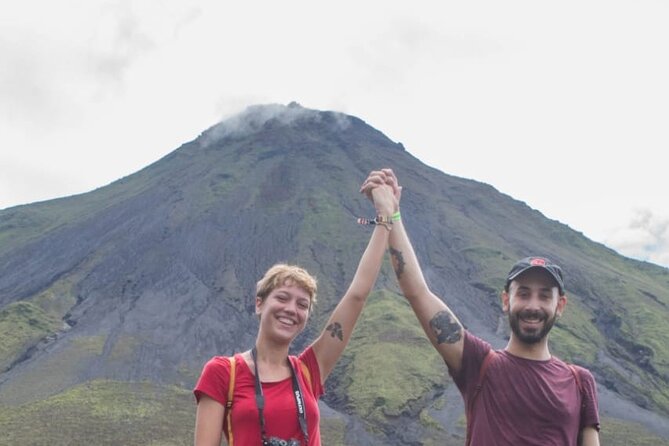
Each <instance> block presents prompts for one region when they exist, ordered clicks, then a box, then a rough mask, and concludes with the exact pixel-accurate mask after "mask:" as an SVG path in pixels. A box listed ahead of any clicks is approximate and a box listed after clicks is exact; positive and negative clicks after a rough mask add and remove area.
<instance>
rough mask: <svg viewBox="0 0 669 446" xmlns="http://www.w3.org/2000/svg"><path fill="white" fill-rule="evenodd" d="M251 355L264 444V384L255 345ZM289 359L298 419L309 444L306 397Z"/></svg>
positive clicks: (265, 438)
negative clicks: (259, 371) (261, 380)
mask: <svg viewBox="0 0 669 446" xmlns="http://www.w3.org/2000/svg"><path fill="white" fill-rule="evenodd" d="M251 356H252V357H253V366H254V368H255V381H256V383H255V384H256V385H255V387H256V406H257V407H258V417H259V419H260V435H261V436H262V441H263V445H264V444H268V442H267V435H266V433H265V417H264V415H263V411H264V410H265V397H264V395H263V393H262V386H261V385H260V375H258V358H257V356H258V352H257V350H256V348H255V347H253V348H252V349H251ZM286 360H287V361H288V366H289V367H290V375H291V379H292V382H293V396H294V397H295V406H296V407H297V421H298V422H299V424H300V429H301V430H302V436H303V437H304V442H305V444H309V432H308V430H307V412H306V407H305V405H304V398H303V397H302V388H301V387H300V382H299V380H298V379H297V373H295V367H293V363H292V362H291V361H290V358H286Z"/></svg>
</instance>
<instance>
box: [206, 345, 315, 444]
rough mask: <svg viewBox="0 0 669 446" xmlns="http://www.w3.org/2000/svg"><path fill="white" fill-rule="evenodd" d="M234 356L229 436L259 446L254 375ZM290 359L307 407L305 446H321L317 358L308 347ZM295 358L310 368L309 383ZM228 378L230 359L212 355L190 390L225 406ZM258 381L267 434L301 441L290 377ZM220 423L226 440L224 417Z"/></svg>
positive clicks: (242, 360)
mask: <svg viewBox="0 0 669 446" xmlns="http://www.w3.org/2000/svg"><path fill="white" fill-rule="evenodd" d="M236 357H237V364H236V370H235V389H234V393H233V398H232V401H233V403H232V409H231V410H232V420H231V423H232V435H233V436H234V442H235V444H236V445H242V446H245V445H259V444H261V438H260V420H259V418H258V407H257V406H256V401H255V375H254V374H253V373H252V372H251V370H250V369H249V366H248V365H247V364H246V361H244V359H243V358H242V357H241V355H236ZM291 361H292V363H293V367H294V369H295V372H296V373H297V377H298V380H299V382H300V388H301V389H302V393H303V395H302V396H303V398H304V405H305V407H306V414H307V426H308V432H309V445H308V446H320V444H321V435H320V428H319V425H320V414H319V411H318V398H320V396H321V395H322V394H323V386H322V385H321V375H320V370H319V368H318V361H317V360H316V356H315V355H314V352H313V350H312V348H311V347H308V348H307V349H306V350H305V351H303V352H302V354H300V356H299V357H295V356H291ZM298 361H302V362H303V363H304V364H305V365H306V366H307V368H308V369H309V372H310V374H311V386H310V385H309V384H308V383H307V381H306V378H305V377H304V376H303V375H302V369H301V367H299V366H298ZM229 378H230V361H229V359H228V357H226V356H214V357H213V358H211V359H210V360H209V361H208V362H207V363H206V364H205V366H204V369H203V370H202V375H200V379H199V380H198V382H197V384H196V386H195V389H194V390H193V393H194V394H195V398H196V399H197V400H198V401H200V397H201V396H202V395H207V396H208V397H210V398H213V399H214V400H216V401H218V402H219V403H221V404H222V405H223V406H225V404H226V403H227V400H228V382H229ZM261 384H262V392H263V395H264V396H265V409H264V410H263V415H264V417H265V432H266V435H267V437H268V438H269V437H278V438H281V439H284V440H288V439H299V440H300V441H301V442H303V441H304V438H303V435H302V430H301V429H300V424H299V421H298V418H297V407H296V405H295V396H294V395H293V381H292V378H290V377H289V378H286V379H284V380H282V381H277V382H271V383H261ZM221 426H222V429H223V432H224V433H225V436H226V439H227V436H228V427H227V420H221ZM300 444H302V443H300Z"/></svg>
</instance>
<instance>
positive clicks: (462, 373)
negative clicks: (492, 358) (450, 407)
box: [448, 330, 492, 393]
mask: <svg viewBox="0 0 669 446" xmlns="http://www.w3.org/2000/svg"><path fill="white" fill-rule="evenodd" d="M464 336H465V339H464V347H463V350H462V366H461V367H460V370H459V371H458V372H457V373H455V374H454V373H453V370H452V369H451V368H450V367H449V368H448V373H449V374H450V375H451V377H453V381H454V382H455V384H456V385H457V386H458V389H460V392H462V393H465V392H466V389H467V387H468V386H469V385H470V384H471V383H476V382H477V380H478V375H479V371H480V370H481V363H482V362H483V358H485V356H486V355H487V354H488V352H489V351H490V349H491V348H492V347H491V346H490V344H488V343H487V342H486V341H484V340H483V339H481V338H478V337H476V336H474V335H473V334H471V333H470V332H469V331H467V330H464Z"/></svg>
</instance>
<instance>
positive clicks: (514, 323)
mask: <svg viewBox="0 0 669 446" xmlns="http://www.w3.org/2000/svg"><path fill="white" fill-rule="evenodd" d="M531 318H539V319H540V320H542V321H543V322H544V325H543V327H542V328H541V330H539V331H533V332H523V331H522V330H521V328H520V320H521V319H531ZM556 319H557V312H555V314H553V317H552V318H550V319H549V317H548V314H546V312H545V311H529V310H528V311H521V312H519V313H515V314H514V313H511V312H509V325H510V326H511V330H512V331H513V334H515V335H516V338H518V340H520V341H521V342H523V343H525V344H536V343H537V342H539V341H541V340H542V339H544V338H545V337H546V335H548V332H549V331H551V328H553V324H555V320H556Z"/></svg>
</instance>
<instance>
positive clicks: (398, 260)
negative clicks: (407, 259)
mask: <svg viewBox="0 0 669 446" xmlns="http://www.w3.org/2000/svg"><path fill="white" fill-rule="evenodd" d="M389 251H390V255H391V257H392V258H394V259H395V261H394V262H393V267H394V269H395V275H396V276H397V278H398V279H399V278H400V276H401V275H402V273H403V272H404V265H405V264H406V263H404V256H403V255H402V251H399V250H397V249H395V248H393V247H392V246H391V247H390V248H389Z"/></svg>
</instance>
